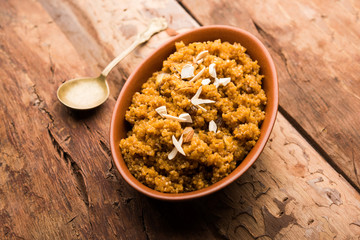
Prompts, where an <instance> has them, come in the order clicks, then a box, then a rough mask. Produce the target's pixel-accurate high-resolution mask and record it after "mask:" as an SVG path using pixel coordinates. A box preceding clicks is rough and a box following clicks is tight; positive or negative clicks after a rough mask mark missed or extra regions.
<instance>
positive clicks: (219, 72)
mask: <svg viewBox="0 0 360 240" xmlns="http://www.w3.org/2000/svg"><path fill="white" fill-rule="evenodd" d="M175 45H176V52H174V53H173V54H171V55H170V56H169V57H168V59H167V60H165V61H164V62H163V67H162V69H161V71H159V72H155V73H153V75H152V77H150V78H149V79H148V80H147V82H146V83H144V84H143V85H142V89H141V92H137V93H135V94H134V96H133V98H132V102H131V106H130V107H129V109H128V110H127V112H126V115H125V119H126V120H127V121H128V122H129V123H130V125H131V126H132V129H131V130H130V131H129V132H128V135H127V138H125V139H122V140H121V141H120V148H121V152H122V155H123V158H124V160H125V162H126V164H127V166H128V168H129V170H130V172H131V173H132V174H133V175H134V176H135V178H137V179H138V180H139V181H140V182H142V183H143V184H145V185H146V186H148V187H150V188H152V189H155V190H157V191H160V192H166V193H181V192H189V191H195V190H198V189H202V188H205V187H207V186H209V185H211V184H213V183H216V182H217V181H219V180H221V179H222V178H224V177H226V176H227V175H228V174H230V173H231V172H232V171H233V170H234V169H235V168H236V166H238V165H239V163H240V162H241V161H242V160H243V159H244V158H245V156H246V155H247V154H248V153H249V151H250V150H251V149H252V147H253V146H254V145H255V143H256V141H257V140H258V138H259V136H260V126H261V123H262V121H263V120H264V118H265V111H264V108H265V106H266V102H267V98H266V95H265V92H264V90H263V89H262V87H261V85H262V79H263V76H262V75H260V74H259V70H260V67H259V65H258V64H257V61H253V60H252V59H251V58H250V57H249V56H248V55H247V54H246V53H245V51H246V49H245V48H244V47H243V46H241V45H240V44H239V43H234V44H230V43H228V42H223V43H222V42H221V41H220V40H216V41H208V42H194V43H191V44H189V45H185V44H184V43H183V42H178V43H176V44H175ZM211 64H212V66H210V65H211ZM191 66H192V67H191ZM182 70H183V71H182ZM191 71H193V74H192V73H191ZM214 71H215V75H216V76H214ZM186 72H187V73H186ZM189 72H190V75H189V76H191V77H189V76H188V78H187V79H182V78H181V75H182V74H184V75H186V74H189ZM194 76H197V77H196V78H195V79H192V78H194ZM183 77H184V76H183ZM228 78H230V79H228ZM219 79H222V80H223V82H227V83H224V84H219ZM224 79H225V80H226V79H227V80H228V81H225V80H224ZM200 87H201V89H200V90H201V92H200V95H199V98H200V99H207V100H212V101H208V102H211V103H205V104H198V105H194V104H193V103H192V99H193V97H194V96H195V94H196V93H197V92H198V91H199V88H200ZM159 107H161V108H162V109H163V108H166V111H167V114H168V115H171V116H174V117H175V118H176V117H178V116H179V115H181V114H186V113H187V114H188V115H190V116H191V119H192V122H191V123H190V122H179V121H177V120H174V119H172V118H167V117H164V116H163V115H160V114H159V113H158V112H157V110H159V109H158V108H159ZM156 109H157V110H156ZM163 110H164V109H163ZM209 124H210V129H211V131H209ZM214 124H215V125H214ZM214 127H215V129H214ZM185 128H186V132H189V129H190V131H191V133H192V135H191V136H189V135H186V136H185V137H187V141H184V139H183V137H184V134H183V133H184V129H185ZM185 134H188V133H185ZM173 136H174V138H175V139H176V140H177V141H178V142H180V139H181V140H182V143H181V147H182V149H183V152H184V153H185V156H184V155H182V154H180V153H179V152H177V154H176V156H175V157H174V158H173V159H171V160H170V159H169V158H170V157H169V154H170V152H172V151H175V152H176V150H173V149H174V143H173ZM185 137H184V138H185Z"/></svg>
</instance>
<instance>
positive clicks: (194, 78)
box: [189, 67, 206, 82]
mask: <svg viewBox="0 0 360 240" xmlns="http://www.w3.org/2000/svg"><path fill="white" fill-rule="evenodd" d="M205 68H206V67H204V68H203V69H201V70H200V72H198V74H196V76H195V77H193V78H192V79H191V80H190V81H189V82H192V81H195V80H197V79H198V78H199V77H201V75H202V74H203V73H204V71H205Z"/></svg>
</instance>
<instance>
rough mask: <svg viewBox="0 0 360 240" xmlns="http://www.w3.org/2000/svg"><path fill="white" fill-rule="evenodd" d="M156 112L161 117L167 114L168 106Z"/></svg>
mask: <svg viewBox="0 0 360 240" xmlns="http://www.w3.org/2000/svg"><path fill="white" fill-rule="evenodd" d="M155 111H156V112H157V113H158V114H159V115H160V116H163V115H164V114H167V110H166V106H161V107H158V108H156V109H155Z"/></svg>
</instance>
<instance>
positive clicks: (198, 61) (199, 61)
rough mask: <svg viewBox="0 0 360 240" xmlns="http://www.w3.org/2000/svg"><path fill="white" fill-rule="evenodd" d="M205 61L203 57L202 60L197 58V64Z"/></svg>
mask: <svg viewBox="0 0 360 240" xmlns="http://www.w3.org/2000/svg"><path fill="white" fill-rule="evenodd" d="M203 61H204V59H203V58H202V59H200V60H197V62H196V63H197V64H200V63H202V62H203Z"/></svg>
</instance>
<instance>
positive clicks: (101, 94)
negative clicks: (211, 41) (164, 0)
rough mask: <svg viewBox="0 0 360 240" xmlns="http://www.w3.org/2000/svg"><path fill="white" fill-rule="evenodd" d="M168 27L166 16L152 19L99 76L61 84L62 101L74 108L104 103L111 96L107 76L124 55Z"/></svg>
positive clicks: (58, 93)
mask: <svg viewBox="0 0 360 240" xmlns="http://www.w3.org/2000/svg"><path fill="white" fill-rule="evenodd" d="M166 28H167V23H166V20H165V19H164V18H154V19H152V20H151V22H150V25H149V27H148V29H147V30H146V31H145V32H143V33H141V34H139V35H138V36H137V38H136V40H135V41H134V42H133V43H132V44H131V45H130V47H129V48H127V49H126V50H125V51H124V52H122V53H121V54H120V55H119V56H117V57H116V58H115V59H114V60H112V61H111V62H110V63H109V65H107V66H106V67H105V69H104V70H103V71H102V72H101V74H100V76H99V77H97V78H76V79H71V80H69V81H66V82H65V83H63V84H61V85H60V86H59V88H58V90H57V97H58V99H59V101H60V102H61V103H63V104H64V105H65V106H68V107H70V108H72V109H78V110H87V109H92V108H95V107H97V106H99V105H101V104H103V103H104V102H105V101H106V100H107V99H108V97H109V94H110V90H109V85H108V83H107V82H106V76H107V75H108V74H109V72H110V71H111V69H113V67H115V66H116V64H118V63H119V62H120V61H121V60H122V59H123V58H124V57H126V56H127V55H128V54H129V53H130V52H131V51H133V50H134V49H135V48H136V47H137V46H138V45H140V44H142V43H144V42H146V41H148V40H149V39H150V37H151V36H152V35H154V34H155V33H157V32H160V31H162V30H164V29H166Z"/></svg>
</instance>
